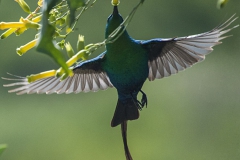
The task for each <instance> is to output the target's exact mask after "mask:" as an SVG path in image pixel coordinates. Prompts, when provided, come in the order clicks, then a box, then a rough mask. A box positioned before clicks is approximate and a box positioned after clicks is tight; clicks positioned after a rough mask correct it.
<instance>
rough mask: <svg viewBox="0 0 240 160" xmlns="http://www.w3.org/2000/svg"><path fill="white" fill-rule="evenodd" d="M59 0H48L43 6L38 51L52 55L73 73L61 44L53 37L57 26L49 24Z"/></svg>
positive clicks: (68, 71)
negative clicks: (51, 13) (50, 13)
mask: <svg viewBox="0 0 240 160" xmlns="http://www.w3.org/2000/svg"><path fill="white" fill-rule="evenodd" d="M57 2H58V1H57V0H46V1H45V2H44V6H43V17H42V22H41V24H42V27H41V30H40V36H39V40H38V43H37V47H36V49H37V51H39V52H42V53H44V54H46V55H48V56H50V57H52V58H53V59H54V60H55V62H57V63H58V64H59V65H60V66H61V67H62V68H63V70H64V71H65V72H66V73H67V74H68V75H71V74H72V71H71V70H69V68H68V66H67V64H66V62H65V59H64V56H63V53H62V52H61V50H60V48H59V46H58V45H57V44H56V41H55V40H54V39H53V35H54V34H55V28H54V27H53V26H52V25H51V24H49V22H48V18H49V11H50V10H51V9H52V7H53V6H55V5H56V3H57Z"/></svg>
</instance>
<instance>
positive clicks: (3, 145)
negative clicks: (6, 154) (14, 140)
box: [0, 144, 7, 155]
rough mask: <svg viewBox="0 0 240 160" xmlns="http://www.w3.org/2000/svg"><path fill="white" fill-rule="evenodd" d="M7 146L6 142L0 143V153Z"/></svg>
mask: <svg viewBox="0 0 240 160" xmlns="http://www.w3.org/2000/svg"><path fill="white" fill-rule="evenodd" d="M6 148H7V145H6V144H0V155H1V154H2V153H3V151H4V150H5V149H6Z"/></svg>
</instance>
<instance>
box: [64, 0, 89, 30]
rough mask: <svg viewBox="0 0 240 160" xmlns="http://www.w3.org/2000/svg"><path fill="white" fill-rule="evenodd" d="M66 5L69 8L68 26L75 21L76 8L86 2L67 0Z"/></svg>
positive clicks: (82, 0) (83, 0)
mask: <svg viewBox="0 0 240 160" xmlns="http://www.w3.org/2000/svg"><path fill="white" fill-rule="evenodd" d="M67 3H68V6H69V8H70V15H69V24H68V25H69V26H71V25H72V24H73V22H74V21H75V12H76V10H77V9H78V8H80V7H84V6H85V4H86V2H85V0H67Z"/></svg>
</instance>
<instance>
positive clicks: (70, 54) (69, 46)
mask: <svg viewBox="0 0 240 160" xmlns="http://www.w3.org/2000/svg"><path fill="white" fill-rule="evenodd" d="M65 48H66V51H67V55H68V57H69V58H71V57H72V56H74V54H75V53H74V50H73V48H72V46H71V44H70V43H69V42H68V43H65Z"/></svg>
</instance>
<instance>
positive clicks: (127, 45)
mask: <svg viewBox="0 0 240 160" xmlns="http://www.w3.org/2000/svg"><path fill="white" fill-rule="evenodd" d="M235 20H236V18H234V16H232V17H231V18H229V19H228V20H227V21H226V22H224V23H223V24H221V25H219V26H217V27H216V28H214V29H212V30H210V31H208V32H205V33H202V34H197V35H192V36H187V37H179V38H169V39H152V40H148V41H139V40H134V39H133V38H131V37H130V36H129V34H128V33H127V31H126V30H125V31H124V32H123V33H122V34H121V35H119V37H118V39H117V40H116V41H114V42H113V43H108V44H106V51H105V52H104V53H102V54H101V55H99V56H98V57H96V58H94V59H91V60H88V61H84V62H82V63H80V64H78V65H76V66H75V67H73V72H74V75H73V76H72V77H68V78H67V79H65V80H63V81H62V82H61V81H60V80H59V78H56V77H49V78H45V79H41V80H38V81H36V82H33V83H28V81H27V78H25V77H18V76H17V79H10V78H4V79H6V80H17V81H19V82H16V83H11V84H8V85H4V86H6V87H9V86H16V85H20V87H18V88H16V89H12V90H10V91H9V92H17V94H24V93H28V94H31V93H47V94H51V93H58V94H61V93H73V92H74V93H79V92H88V91H97V90H99V89H102V90H103V89H106V88H108V87H113V86H114V87H115V88H116V89H117V92H118V102H117V107H116V110H115V113H114V116H113V119H112V122H111V126H112V127H115V126H117V125H119V124H121V126H122V135H123V141H124V148H125V153H126V157H127V159H128V160H130V159H132V158H131V155H130V153H129V150H128V147H127V143H126V121H127V120H135V119H138V118H139V112H138V110H141V109H142V108H143V106H144V105H146V104H147V97H146V94H145V93H144V92H143V91H142V90H141V88H142V86H143V84H144V82H145V81H146V79H147V78H148V79H149V80H150V81H153V80H155V79H161V78H163V77H167V76H170V75H172V74H176V73H178V72H179V71H182V70H184V69H186V68H188V67H191V66H192V65H193V64H195V63H197V62H200V61H202V60H204V59H205V55H207V54H208V53H210V52H212V50H213V49H212V47H213V46H215V45H218V44H220V43H221V42H220V40H222V39H224V38H226V37H227V36H225V37H223V36H222V35H223V34H225V33H227V32H229V31H230V30H232V29H234V28H236V27H238V25H237V26H234V27H232V28H230V29H226V28H227V27H228V26H229V25H230V24H231V23H232V22H233V21H235ZM122 22H123V19H122V17H121V15H120V14H119V13H118V8H117V6H114V9H113V13H112V14H111V15H110V16H109V18H108V21H107V25H106V30H105V37H106V38H107V37H108V36H109V35H110V34H111V33H112V32H113V31H114V30H115V29H116V28H117V27H118V26H119V25H120V24H121V23H122ZM139 92H141V93H142V99H141V101H138V100H137V95H138V93H139Z"/></svg>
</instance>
